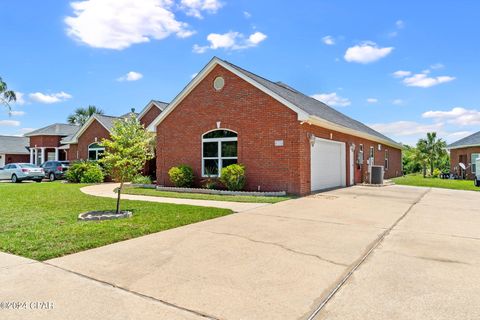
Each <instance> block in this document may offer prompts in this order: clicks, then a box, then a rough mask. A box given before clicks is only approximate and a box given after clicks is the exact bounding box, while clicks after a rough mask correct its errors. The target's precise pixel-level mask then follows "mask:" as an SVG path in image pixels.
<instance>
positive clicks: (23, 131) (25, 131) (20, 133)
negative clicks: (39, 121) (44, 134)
mask: <svg viewBox="0 0 480 320" xmlns="http://www.w3.org/2000/svg"><path fill="white" fill-rule="evenodd" d="M34 130H37V129H36V128H21V129H19V130H18V135H19V136H23V135H24V134H25V133H29V132H32V131H34Z"/></svg>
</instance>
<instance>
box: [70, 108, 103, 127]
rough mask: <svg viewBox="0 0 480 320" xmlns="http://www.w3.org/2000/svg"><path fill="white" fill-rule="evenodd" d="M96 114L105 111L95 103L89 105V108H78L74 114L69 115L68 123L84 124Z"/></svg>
mask: <svg viewBox="0 0 480 320" xmlns="http://www.w3.org/2000/svg"><path fill="white" fill-rule="evenodd" d="M94 114H104V112H103V110H102V109H99V108H97V107H95V106H93V105H89V106H88V107H87V108H77V109H75V112H74V113H73V114H71V115H69V116H68V123H71V124H77V125H81V126H83V125H84V124H85V122H87V120H88V118H90V117H91V116H93V115H94Z"/></svg>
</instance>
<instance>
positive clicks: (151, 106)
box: [61, 100, 167, 174]
mask: <svg viewBox="0 0 480 320" xmlns="http://www.w3.org/2000/svg"><path fill="white" fill-rule="evenodd" d="M166 106H167V103H165V102H161V101H156V100H152V101H150V102H149V103H148V104H147V106H146V107H145V108H144V109H143V110H142V112H140V114H138V115H137V114H135V115H136V116H137V117H138V119H139V121H140V122H141V123H142V124H143V125H144V126H145V127H147V126H148V125H150V123H151V122H152V121H153V120H154V119H155V118H156V117H157V116H158V115H159V114H160V113H161V112H162V110H163V109H165V107H166ZM131 114H132V113H127V114H124V115H121V116H118V117H117V116H107V115H99V114H94V115H92V116H91V117H90V118H89V119H88V120H87V122H86V123H85V124H84V125H83V126H82V127H81V128H80V129H79V130H78V131H77V132H75V134H72V135H70V136H68V137H65V138H64V139H62V141H61V143H62V144H63V145H64V149H65V151H66V153H67V159H68V160H70V161H75V160H98V159H99V158H101V156H102V154H103V153H104V151H105V148H104V147H102V146H101V145H100V142H101V141H102V140H103V139H108V138H110V133H111V130H112V128H113V125H114V123H115V121H116V120H119V119H122V118H125V117H128V116H129V115H131ZM153 163H155V161H154V162H153ZM154 170H155V166H154V165H152V164H151V163H147V164H146V165H145V170H144V171H145V174H153V172H154Z"/></svg>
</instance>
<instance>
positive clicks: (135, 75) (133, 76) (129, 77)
mask: <svg viewBox="0 0 480 320" xmlns="http://www.w3.org/2000/svg"><path fill="white" fill-rule="evenodd" d="M142 78H143V74H141V73H140V72H135V71H130V72H128V73H127V74H126V75H124V76H121V77H120V78H118V79H117V81H137V80H140V79H142Z"/></svg>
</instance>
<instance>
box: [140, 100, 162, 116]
mask: <svg viewBox="0 0 480 320" xmlns="http://www.w3.org/2000/svg"><path fill="white" fill-rule="evenodd" d="M167 106H168V103H167V102H163V101H160V100H150V102H149V103H148V104H147V105H146V106H145V108H143V110H142V111H141V112H140V113H139V114H138V120H141V119H142V118H143V117H144V116H145V115H146V114H147V113H148V111H150V109H152V108H154V107H155V108H158V109H160V111H163V110H165V108H166V107H167Z"/></svg>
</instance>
